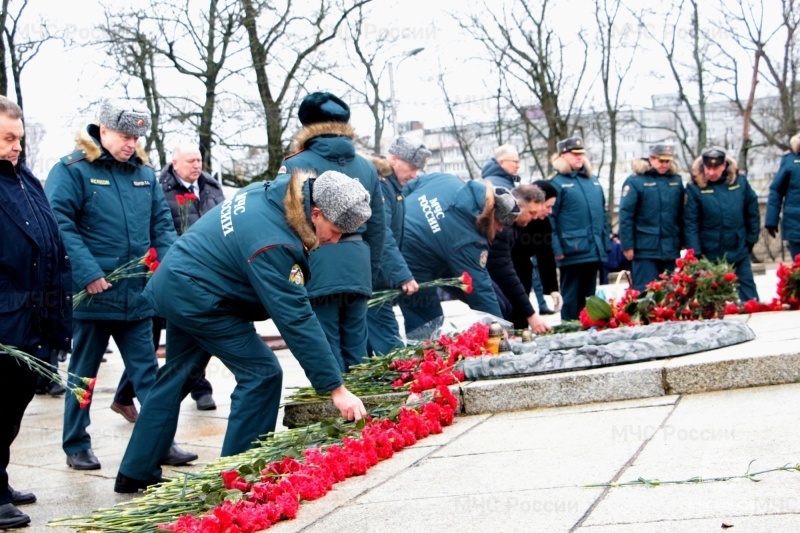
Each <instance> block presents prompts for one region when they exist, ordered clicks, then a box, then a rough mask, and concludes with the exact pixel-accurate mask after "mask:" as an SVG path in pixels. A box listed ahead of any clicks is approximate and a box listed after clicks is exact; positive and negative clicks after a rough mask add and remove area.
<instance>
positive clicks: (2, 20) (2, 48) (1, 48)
mask: <svg viewBox="0 0 800 533" xmlns="http://www.w3.org/2000/svg"><path fill="white" fill-rule="evenodd" d="M8 2H9V0H3V4H2V8H0V28H5V27H6V19H7V18H8ZM3 33H4V32H3ZM7 69H8V66H7V65H6V40H5V38H4V36H3V35H0V94H2V95H3V96H6V95H7V94H8V72H7Z"/></svg>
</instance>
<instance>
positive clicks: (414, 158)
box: [389, 137, 431, 170]
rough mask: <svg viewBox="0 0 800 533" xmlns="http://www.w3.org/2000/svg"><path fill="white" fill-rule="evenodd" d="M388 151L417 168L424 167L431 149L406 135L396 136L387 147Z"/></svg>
mask: <svg viewBox="0 0 800 533" xmlns="http://www.w3.org/2000/svg"><path fill="white" fill-rule="evenodd" d="M389 153H390V154H394V155H396V156H397V157H399V158H400V159H402V160H403V161H405V162H406V163H410V164H412V165H414V166H415V167H416V168H417V169H419V170H422V169H423V168H425V162H426V161H427V160H428V158H429V157H430V156H431V151H430V150H428V149H427V148H425V145H424V144H422V143H421V142H417V141H414V140H411V139H409V138H407V137H398V138H397V139H395V140H394V142H393V143H392V145H391V146H390V147H389Z"/></svg>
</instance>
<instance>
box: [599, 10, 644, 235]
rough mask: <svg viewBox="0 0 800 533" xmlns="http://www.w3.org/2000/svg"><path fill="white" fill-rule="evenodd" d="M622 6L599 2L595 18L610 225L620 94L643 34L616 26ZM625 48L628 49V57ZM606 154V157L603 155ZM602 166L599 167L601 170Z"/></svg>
mask: <svg viewBox="0 0 800 533" xmlns="http://www.w3.org/2000/svg"><path fill="white" fill-rule="evenodd" d="M621 7H622V3H621V2H620V0H597V2H596V3H595V11H594V18H595V22H597V28H598V30H599V31H598V32H597V41H598V44H599V45H600V79H601V81H602V84H603V104H604V105H605V112H606V115H607V118H608V136H607V137H605V136H604V137H601V138H603V139H606V138H607V139H609V141H610V144H611V160H610V161H609V165H608V209H607V210H606V213H607V216H608V218H609V224H611V222H612V218H613V215H614V207H615V202H616V198H615V197H614V196H615V193H614V184H615V181H616V170H617V128H618V126H619V120H618V115H619V111H620V107H621V104H620V95H621V94H622V91H623V86H624V81H625V76H626V75H627V74H628V73H629V72H630V68H631V65H632V64H633V59H634V56H635V54H636V50H637V48H638V45H639V36H640V35H641V32H640V31H636V32H634V33H633V34H631V32H630V31H623V29H622V28H620V27H619V26H618V25H617V16H618V15H619V12H620V9H621ZM623 48H629V49H630V52H629V53H628V54H627V55H626V54H624V53H623ZM603 155H605V154H603ZM601 165H602V162H601ZM599 168H600V167H598V170H599Z"/></svg>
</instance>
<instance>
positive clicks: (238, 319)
mask: <svg viewBox="0 0 800 533" xmlns="http://www.w3.org/2000/svg"><path fill="white" fill-rule="evenodd" d="M371 214H372V211H371V209H370V195H369V193H368V192H367V191H366V189H365V188H364V187H363V185H361V184H360V183H359V182H358V180H354V179H352V178H350V177H348V176H345V175H344V174H341V173H339V172H334V171H328V172H324V173H322V174H321V175H320V176H319V177H318V178H315V177H314V173H312V172H306V171H300V170H297V171H295V172H293V173H292V174H291V176H290V175H287V174H283V175H280V176H278V177H277V178H276V179H275V181H274V182H262V183H254V184H252V185H250V186H248V187H245V188H244V189H241V190H240V191H239V192H237V193H236V195H235V196H234V197H232V198H229V199H228V200H226V201H225V202H223V203H222V205H221V206H220V207H219V208H217V209H214V210H213V211H211V212H210V213H208V214H207V215H205V216H204V217H202V218H201V219H200V220H199V221H197V223H196V224H195V225H194V226H192V230H191V231H189V232H187V233H186V234H185V235H183V236H182V237H181V238H180V239H179V240H178V242H177V243H176V244H175V246H173V248H172V250H170V253H169V255H167V257H166V258H165V259H164V261H163V262H162V263H161V266H160V267H159V269H158V270H157V271H156V273H155V274H154V275H153V277H152V278H151V279H150V282H149V283H148V285H147V288H146V289H145V297H146V298H147V300H148V301H149V302H151V303H152V304H153V306H154V307H155V308H156V310H157V311H158V314H159V315H161V316H163V317H164V318H165V319H166V321H167V358H166V362H165V364H164V366H162V367H161V369H160V370H159V373H158V380H157V381H156V384H155V386H154V387H153V390H152V391H150V393H149V395H148V396H147V398H146V399H145V401H144V403H143V405H142V410H141V412H140V413H139V418H138V420H137V421H136V425H135V426H134V428H133V435H131V440H130V442H129V443H128V448H127V450H126V451H125V456H124V457H123V459H122V464H121V465H120V468H119V473H118V474H117V480H116V483H115V485H114V490H115V491H116V492H120V493H132V492H136V491H137V490H139V489H143V488H145V487H146V486H149V485H151V484H153V483H156V482H158V481H160V479H161V468H160V467H159V464H158V459H157V458H158V457H160V456H161V455H163V454H164V453H166V451H167V450H168V448H169V446H170V441H171V440H172V435H173V434H174V433H175V428H176V425H177V421H178V413H179V411H180V404H181V400H183V398H184V397H185V396H186V395H187V394H188V393H189V390H190V389H191V385H190V382H192V379H194V380H196V379H197V377H198V376H200V375H201V374H202V373H203V371H204V370H205V367H206V364H207V363H208V359H209V357H210V355H209V354H212V353H213V354H214V355H215V356H216V357H217V358H219V360H220V361H222V363H223V364H224V365H225V366H226V367H227V368H228V369H229V370H230V371H231V372H232V373H233V375H234V377H235V379H236V388H235V389H234V391H233V394H232V395H231V409H230V415H229V416H228V428H227V431H226V432H225V440H224V442H223V445H222V452H221V453H222V455H223V456H230V455H235V454H238V453H241V452H243V451H245V450H248V449H250V448H251V447H253V442H254V441H256V440H257V439H258V438H259V436H261V435H265V434H266V433H269V432H271V431H274V430H275V424H276V422H277V417H278V408H279V405H280V399H281V382H282V370H281V366H280V363H279V362H278V359H277V358H276V357H275V354H274V353H273V352H272V350H270V349H269V347H268V346H267V345H266V344H265V343H264V341H263V340H262V339H261V337H260V336H259V335H258V333H257V332H256V330H255V328H254V326H253V322H254V321H259V320H266V319H267V318H272V320H273V321H274V322H275V325H276V326H277V327H278V330H279V331H280V333H281V335H282V336H283V338H284V340H286V343H287V344H288V346H289V349H290V350H291V352H292V355H293V356H294V357H295V358H296V359H297V360H298V361H299V362H300V365H301V366H302V367H303V370H304V371H305V373H306V376H307V377H308V379H309V381H310V382H311V384H312V385H313V387H314V388H315V390H317V391H318V392H320V393H330V395H331V398H332V400H333V403H334V405H336V407H337V408H338V409H339V411H340V413H341V415H342V416H343V417H344V418H346V419H348V420H353V419H355V420H360V419H361V418H363V417H365V416H366V414H367V413H366V410H365V409H364V404H363V403H362V402H361V400H359V399H358V397H357V396H355V395H353V394H352V393H350V392H349V391H348V390H347V388H346V387H345V386H344V385H343V381H342V373H341V370H340V368H339V364H338V361H337V360H336V358H335V356H334V355H333V352H332V351H331V347H330V345H329V344H328V342H327V340H326V337H325V334H324V333H323V330H322V327H321V326H320V323H319V320H318V319H317V317H316V315H315V314H314V311H313V310H312V308H311V303H310V301H309V295H308V292H307V291H306V287H305V284H306V281H307V279H308V277H309V271H310V269H309V263H310V259H309V255H310V254H311V253H313V251H314V250H315V249H317V247H319V246H325V245H327V246H331V247H333V246H338V244H336V243H337V242H338V241H339V240H340V239H341V237H342V235H344V234H348V233H352V232H354V231H356V230H357V229H358V228H359V227H360V226H361V225H362V224H363V223H364V221H365V220H367V219H368V218H369V217H370V215H371ZM355 264H357V263H356V262H355V261H354V262H353V263H351V264H349V263H346V262H344V263H342V268H353V265H355ZM311 274H312V275H313V271H311Z"/></svg>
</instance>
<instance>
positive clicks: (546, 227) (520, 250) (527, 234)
mask: <svg viewBox="0 0 800 533" xmlns="http://www.w3.org/2000/svg"><path fill="white" fill-rule="evenodd" d="M533 256H536V263H537V264H538V265H539V276H540V277H541V280H542V287H543V288H544V293H545V294H549V293H551V292H555V291H558V276H557V274H556V260H555V257H554V256H553V228H552V226H551V225H550V219H549V218H545V219H543V220H531V221H530V223H528V225H527V226H525V227H524V228H522V230H521V231H520V232H519V234H518V236H517V240H516V241H515V242H514V247H513V248H512V249H511V259H512V261H513V262H514V268H515V269H516V271H517V275H518V276H519V279H520V281H521V282H522V285H523V286H524V287H525V290H526V291H527V292H528V293H530V292H531V284H532V278H533V263H532V262H531V257H533Z"/></svg>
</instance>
